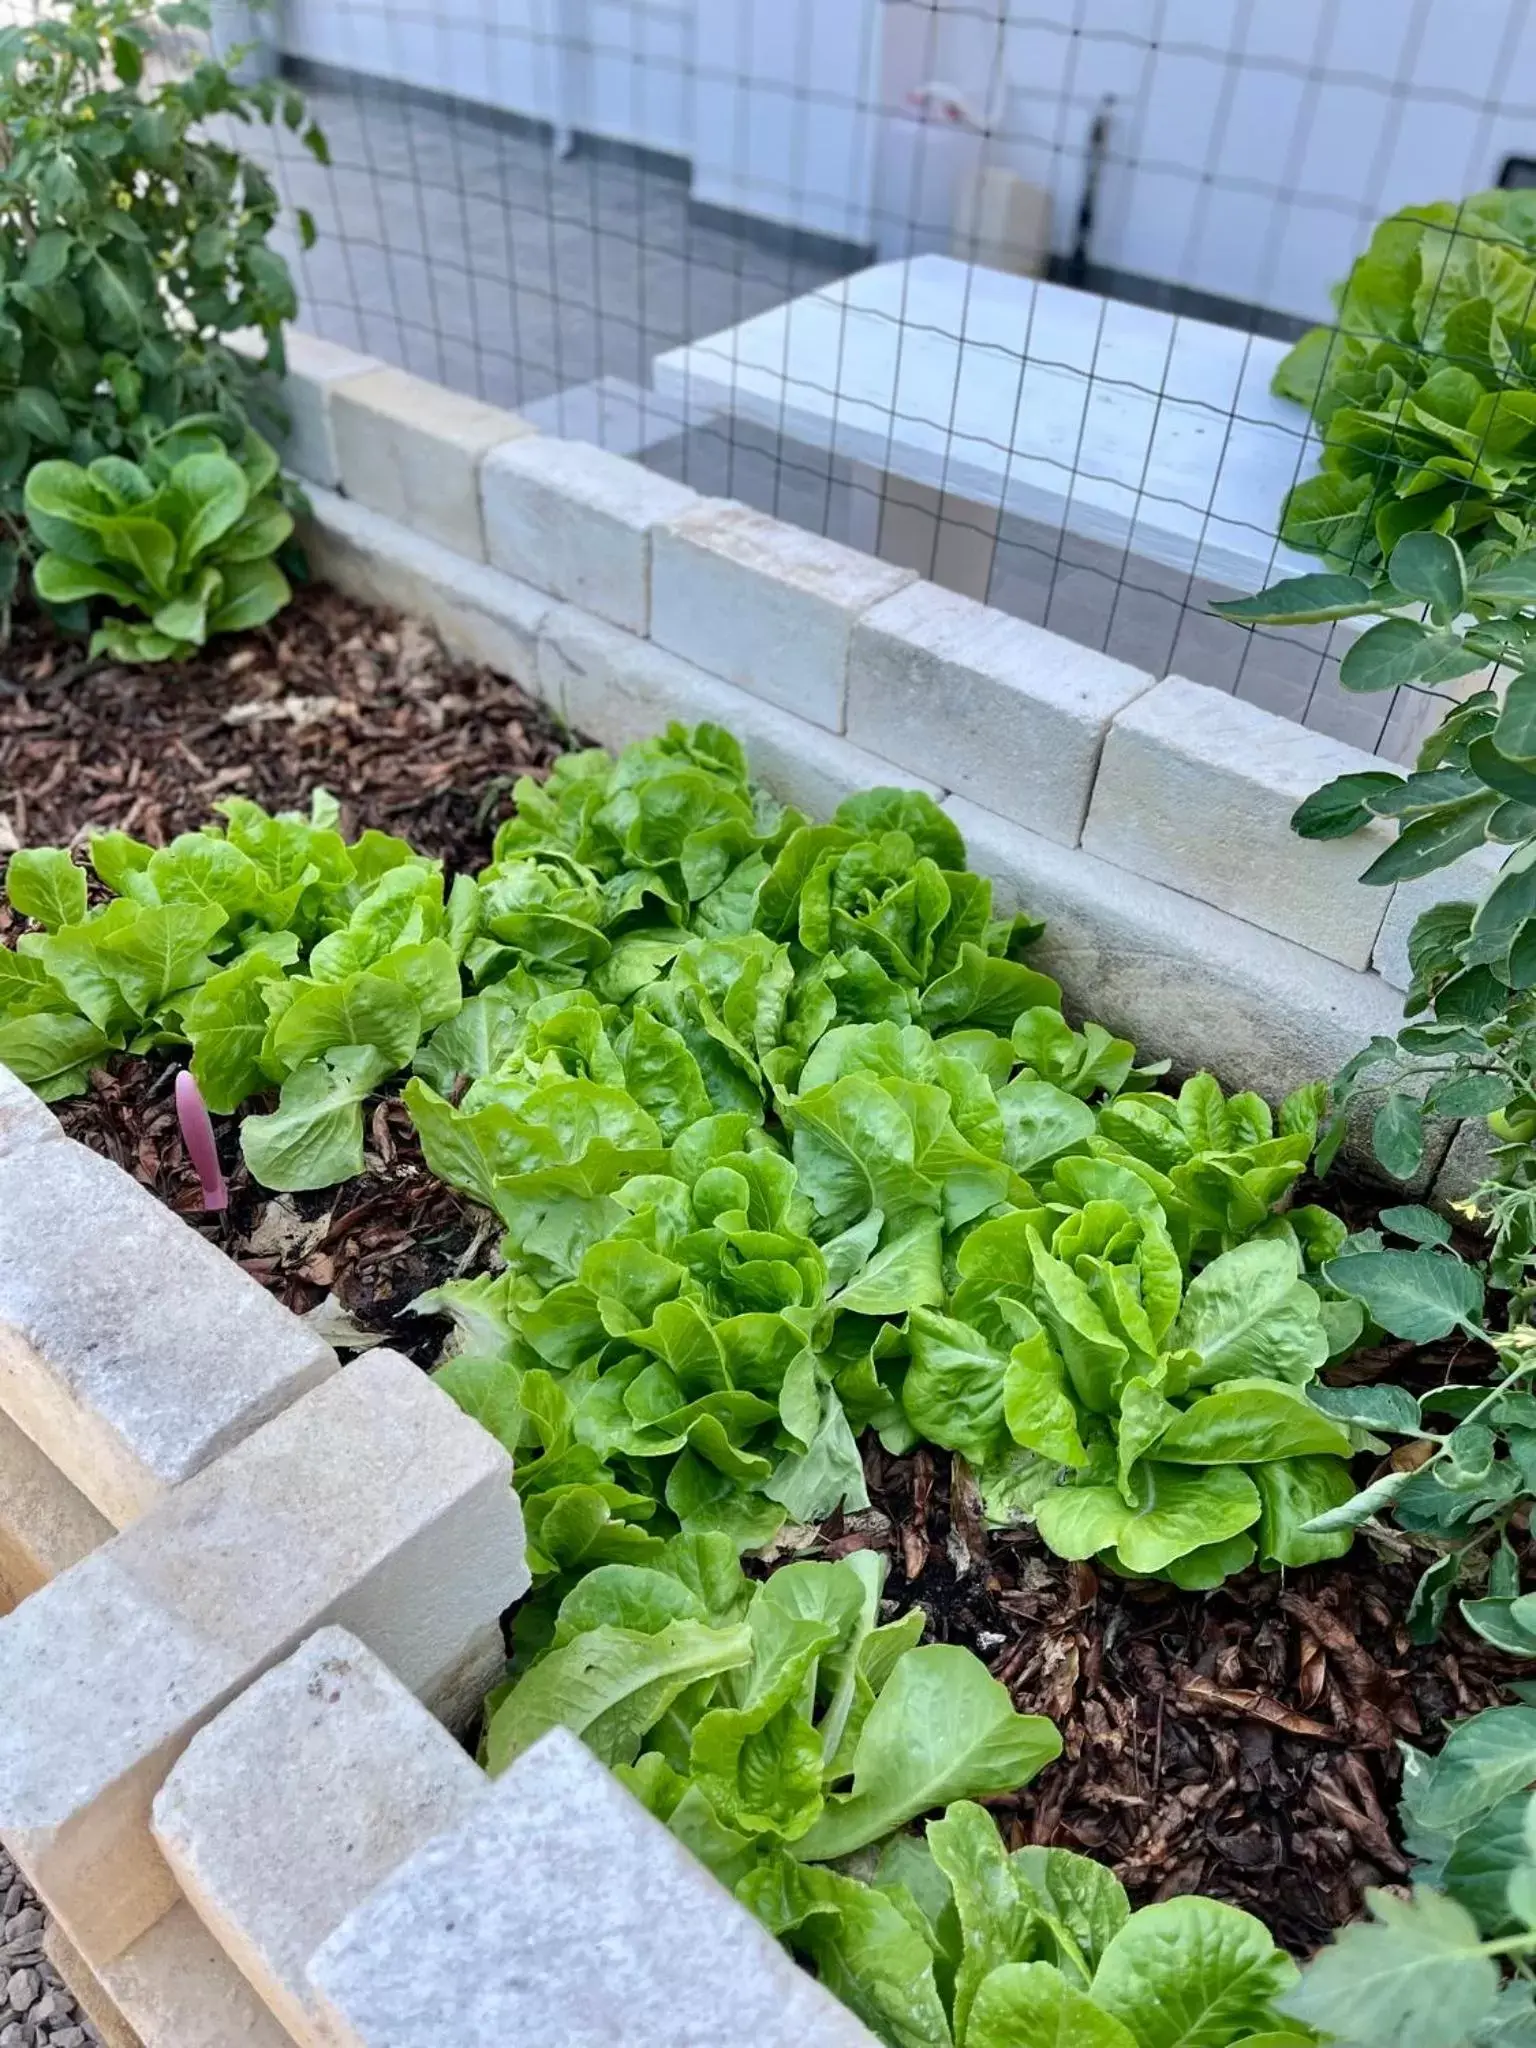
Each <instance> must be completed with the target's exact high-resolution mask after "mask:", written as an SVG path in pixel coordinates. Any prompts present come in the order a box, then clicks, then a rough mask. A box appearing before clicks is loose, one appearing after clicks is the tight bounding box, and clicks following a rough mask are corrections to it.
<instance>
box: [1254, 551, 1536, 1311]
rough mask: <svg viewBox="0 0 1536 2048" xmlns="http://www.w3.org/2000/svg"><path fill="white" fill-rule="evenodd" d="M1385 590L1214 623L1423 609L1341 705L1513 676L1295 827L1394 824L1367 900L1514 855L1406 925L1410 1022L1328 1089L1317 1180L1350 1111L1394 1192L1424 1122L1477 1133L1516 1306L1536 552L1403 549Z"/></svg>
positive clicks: (1293, 585)
mask: <svg viewBox="0 0 1536 2048" xmlns="http://www.w3.org/2000/svg"><path fill="white" fill-rule="evenodd" d="M1390 573H1391V579H1392V587H1391V588H1390V589H1389V590H1386V591H1383V590H1382V589H1381V588H1380V587H1377V588H1376V589H1374V590H1372V589H1370V588H1369V587H1368V586H1367V585H1366V584H1365V583H1364V582H1363V581H1361V580H1360V579H1358V578H1355V577H1347V576H1345V577H1341V576H1302V577H1294V578H1290V579H1288V580H1287V581H1285V582H1282V583H1279V584H1276V585H1275V586H1274V587H1273V588H1272V589H1270V590H1267V591H1262V592H1260V593H1259V595H1258V596H1257V597H1254V598H1249V599H1244V600H1242V602H1241V603H1234V604H1230V605H1224V606H1220V607H1218V609H1220V610H1222V611H1224V612H1225V613H1226V615H1227V616H1228V617H1233V618H1242V619H1243V620H1245V621H1247V622H1249V623H1259V622H1261V621H1264V620H1269V621H1273V622H1277V623H1281V622H1286V621H1290V622H1293V623H1294V622H1295V621H1297V620H1299V619H1303V618H1311V619H1321V618H1343V617H1349V616H1355V615H1365V614H1369V613H1371V612H1374V611H1378V610H1380V609H1382V608H1383V606H1384V605H1391V604H1396V603H1400V602H1401V603H1408V602H1411V603H1412V604H1414V605H1417V606H1419V607H1420V608H1421V609H1424V610H1425V611H1426V617H1425V618H1424V619H1422V620H1415V619H1409V618H1404V617H1400V616H1394V617H1391V618H1389V619H1387V620H1385V621H1383V623H1382V624H1380V625H1377V626H1373V627H1372V628H1371V629H1370V631H1369V632H1367V633H1365V634H1363V635H1362V636H1361V638H1360V639H1359V640H1357V641H1356V642H1355V644H1354V646H1353V647H1352V648H1351V649H1350V651H1349V653H1348V654H1346V656H1345V658H1344V661H1343V663H1342V665H1341V668H1340V679H1341V681H1342V682H1343V683H1344V684H1345V686H1346V687H1347V688H1351V689H1386V688H1394V687H1396V686H1397V685H1398V684H1400V683H1404V682H1411V681H1418V682H1421V683H1422V682H1433V681H1443V680H1447V679H1449V678H1450V677H1453V676H1458V675H1464V674H1467V673H1469V672H1470V671H1471V670H1473V669H1475V668H1477V667H1480V666H1482V665H1484V664H1485V663H1486V662H1488V661H1490V660H1503V661H1508V662H1510V663H1512V664H1514V665H1515V666H1516V667H1517V671H1518V672H1517V673H1516V674H1515V675H1514V676H1513V678H1512V679H1511V680H1510V682H1509V683H1508V686H1507V688H1506V689H1505V690H1504V691H1503V693H1502V696H1501V695H1500V694H1499V693H1496V692H1495V691H1494V690H1493V689H1483V690H1479V691H1477V692H1476V693H1474V694H1473V695H1471V696H1469V697H1467V698H1466V699H1465V701H1463V702H1462V703H1460V704H1457V705H1455V706H1453V707H1452V708H1451V709H1450V710H1449V711H1448V712H1447V714H1446V716H1445V718H1444V720H1443V721H1442V723H1441V725H1440V726H1439V728H1438V730H1437V731H1436V732H1434V733H1433V734H1432V735H1431V736H1430V738H1429V739H1428V740H1426V741H1425V743H1424V746H1423V748H1422V749H1421V750H1420V754H1419V758H1418V763H1417V766H1416V767H1415V768H1414V770H1413V771H1412V772H1411V773H1406V774H1400V773H1397V772H1395V771H1393V770H1391V769H1387V768H1382V769H1379V770H1374V769H1373V770H1368V771H1366V772H1364V773H1359V774H1349V775H1343V776H1339V777H1337V778H1336V779H1335V780H1334V781H1333V782H1331V783H1328V784H1327V785H1325V787H1324V788H1322V789H1320V790H1318V791H1316V792H1315V793H1314V794H1313V795H1312V796H1310V797H1308V798H1307V800H1306V802H1305V803H1303V804H1302V805H1301V807H1300V808H1299V809H1298V811H1297V812H1296V815H1295V817H1294V819H1293V820H1292V823H1293V825H1294V827H1295V829H1296V830H1297V831H1298V832H1299V833H1300V834H1301V835H1302V836H1303V837H1304V838H1313V839H1337V838H1343V837H1347V836H1348V835H1349V834H1351V833H1354V832H1358V831H1360V830H1362V829H1363V828H1364V827H1365V826H1366V825H1367V824H1368V823H1369V822H1370V821H1371V820H1372V819H1373V818H1386V819H1390V820H1393V821H1395V822H1396V824H1397V827H1398V831H1397V837H1396V838H1395V839H1394V840H1393V842H1392V844H1391V845H1390V846H1388V847H1387V848H1386V849H1385V850H1384V851H1383V852H1382V853H1380V854H1378V855H1377V857H1376V859H1375V860H1374V861H1372V863H1371V864H1370V866H1369V867H1368V868H1367V869H1366V871H1365V873H1364V875H1363V876H1362V878H1361V879H1362V880H1363V881H1364V882H1366V883H1367V884H1369V885H1371V886H1374V887H1385V886H1388V885H1391V884H1393V883H1397V882H1410V881H1414V880H1417V879H1418V878H1419V877H1420V876H1423V875H1428V874H1433V873H1434V872H1435V871H1436V870H1438V869H1440V868H1443V867H1447V866H1449V865H1450V863H1451V862H1453V861H1455V860H1457V859H1459V858H1460V857H1461V856H1462V855H1464V854H1467V853H1470V852H1472V851H1473V850H1474V849H1476V848H1478V847H1480V846H1483V845H1484V844H1492V845H1495V846H1507V847H1508V848H1509V849H1510V850H1509V853H1508V854H1507V856H1506V858H1505V860H1504V863H1503V867H1502V870H1501V872H1500V873H1499V875H1498V876H1497V878H1496V880H1495V881H1494V882H1493V883H1492V884H1491V885H1490V886H1489V887H1488V888H1487V889H1486V891H1484V892H1483V893H1482V896H1481V900H1480V901H1466V902H1446V903H1439V904H1435V905H1433V906H1432V907H1431V908H1429V909H1428V910H1426V911H1424V912H1423V913H1422V914H1421V915H1420V917H1419V918H1418V920H1417V921H1416V923H1415V925H1414V928H1413V933H1412V936H1411V938H1410V940H1409V946H1408V956H1409V961H1410V963H1411V966H1412V970H1413V981H1412V987H1411V988H1410V990H1409V993H1408V999H1407V1002H1406V1004H1405V1014H1406V1016H1407V1018H1408V1020H1409V1022H1408V1023H1407V1025H1406V1027H1405V1028H1404V1029H1403V1030H1402V1031H1401V1032H1399V1033H1398V1035H1397V1037H1396V1038H1395V1039H1392V1038H1386V1037H1379V1038H1376V1039H1373V1040H1372V1042H1371V1044H1370V1045H1369V1046H1367V1047H1365V1048H1364V1049H1363V1050H1362V1051H1361V1052H1360V1053H1359V1054H1358V1055H1357V1056H1356V1057H1355V1058H1354V1059H1352V1060H1350V1061H1349V1062H1348V1063H1347V1065H1346V1066H1345V1067H1344V1069H1343V1070H1342V1072H1341V1073H1340V1074H1339V1076H1338V1079H1337V1082H1336V1084H1335V1088H1334V1119H1333V1123H1332V1126H1331V1129H1330V1131H1329V1133H1328V1135H1327V1136H1326V1137H1325V1139H1324V1142H1323V1145H1322V1148H1321V1150H1320V1153H1319V1164H1320V1165H1321V1166H1323V1167H1326V1166H1327V1164H1328V1162H1329V1161H1330V1160H1331V1158H1332V1156H1333V1153H1334V1151H1335V1149H1336V1147H1337V1144H1338V1141H1339V1139H1340V1138H1341V1137H1342V1135H1343V1132H1344V1129H1345V1126H1346V1123H1347V1120H1348V1118H1349V1115H1350V1112H1351V1110H1352V1108H1353V1107H1354V1106H1355V1105H1357V1104H1359V1103H1361V1102H1371V1103H1374V1104H1375V1122H1374V1130H1375V1149H1376V1154H1377V1157H1378V1159H1379V1160H1380V1161H1381V1163H1382V1165H1383V1166H1384V1167H1386V1169H1387V1170H1388V1171H1389V1172H1390V1173H1392V1174H1393V1175H1394V1176H1396V1177H1397V1178H1399V1179H1406V1178H1408V1177H1409V1176H1410V1175H1411V1174H1413V1173H1414V1172H1415V1171H1416V1170H1417V1168H1418V1166H1419V1163H1420V1160H1421V1158H1422V1156H1423V1149H1424V1114H1425V1112H1426V1111H1428V1112H1430V1113H1437V1114H1439V1115H1442V1116H1446V1117H1487V1118H1488V1120H1489V1126H1490V1129H1491V1132H1492V1135H1493V1138H1494V1140H1495V1141H1496V1149H1495V1152H1494V1157H1493V1162H1492V1170H1491V1172H1490V1175H1489V1179H1488V1181H1487V1182H1486V1184H1485V1185H1484V1186H1483V1187H1481V1188H1480V1189H1479V1190H1478V1192H1477V1194H1476V1196H1475V1197H1474V1202H1473V1207H1474V1210H1475V1212H1476V1213H1477V1214H1478V1215H1479V1216H1480V1217H1482V1218H1483V1219H1484V1220H1485V1221H1487V1222H1488V1223H1489V1225H1490V1226H1491V1229H1492V1235H1493V1243H1494V1253H1493V1262H1492V1274H1493V1278H1494V1280H1495V1281H1496V1283H1497V1284H1498V1285H1500V1286H1502V1287H1506V1288H1509V1289H1511V1290H1513V1291H1515V1293H1516V1294H1517V1296H1519V1297H1520V1298H1521V1299H1523V1298H1524V1294H1525V1291H1526V1289H1527V1288H1528V1286H1529V1284H1530V1272H1531V1261H1532V1257H1533V1254H1536V1147H1533V1145H1532V1143H1531V1140H1532V1138H1533V1137H1536V881H1533V875H1536V642H1533V639H1532V635H1533V634H1536V618H1532V617H1531V616H1530V614H1529V609H1528V608H1530V607H1532V606H1536V552H1527V553H1521V554H1505V553H1504V552H1503V551H1502V549H1501V548H1499V547H1497V546H1494V545H1491V544H1484V545H1483V546H1482V547H1481V548H1479V549H1474V550H1473V552H1472V553H1471V554H1470V555H1465V556H1464V555H1463V554H1462V551H1461V549H1460V548H1459V547H1458V546H1457V544H1456V543H1455V541H1454V540H1451V539H1449V538H1447V537H1446V536H1444V535H1442V534H1436V533H1414V534H1410V535H1409V536H1408V537H1407V538H1405V539H1404V540H1402V541H1400V542H1399V543H1398V544H1397V546H1396V548H1395V549H1394V551H1393V553H1392V557H1391V564H1390ZM1528 660H1529V661H1530V662H1531V664H1532V665H1531V666H1529V667H1527V666H1526V663H1527V661H1528Z"/></svg>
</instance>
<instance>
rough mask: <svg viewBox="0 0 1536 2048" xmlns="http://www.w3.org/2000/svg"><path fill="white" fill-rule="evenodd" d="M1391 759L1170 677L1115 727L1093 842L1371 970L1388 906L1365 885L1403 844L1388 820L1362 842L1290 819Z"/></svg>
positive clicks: (1098, 791) (1131, 864)
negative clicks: (1337, 781) (1390, 849)
mask: <svg viewBox="0 0 1536 2048" xmlns="http://www.w3.org/2000/svg"><path fill="white" fill-rule="evenodd" d="M1381 765H1382V764H1381V763H1380V762H1379V761H1378V760H1377V759H1376V757H1375V755H1374V754H1365V753H1362V752H1361V751H1360V750H1359V748H1357V747H1348V746H1345V745H1344V744H1343V743H1342V742H1341V741H1339V740H1331V739H1328V738H1327V737H1326V736H1325V735H1324V734H1322V733H1317V732H1312V731H1309V730H1308V728H1307V727H1305V726H1301V725H1293V724H1292V723H1291V721H1290V720H1289V719H1286V718H1278V717H1276V716H1275V714H1274V713H1273V712H1271V711H1264V710H1261V709H1260V707H1259V706H1258V705H1256V704H1244V703H1241V702H1239V700H1238V699H1237V698H1236V697H1229V696H1227V695H1226V694H1225V692H1224V691H1221V690H1212V689H1209V688H1207V686H1206V685H1205V684H1204V683H1191V682H1187V681H1186V680H1185V679H1184V677H1182V676H1169V677H1168V678H1167V679H1166V680H1165V681H1163V682H1161V683H1158V684H1157V685H1156V686H1155V687H1154V688H1152V689H1151V690H1149V691H1148V692H1147V693H1146V695H1145V696H1143V697H1139V698H1137V700H1136V702H1135V703H1134V704H1132V705H1130V706H1129V707H1128V708H1127V709H1126V710H1125V711H1123V712H1121V713H1120V715H1119V716H1118V717H1117V718H1116V720H1115V722H1114V724H1113V725H1112V726H1111V727H1110V730H1109V734H1108V737H1107V738H1106V739H1105V742H1104V753H1103V758H1102V760H1101V761H1100V763H1099V773H1098V779H1097V781H1096V782H1095V784H1094V788H1093V798H1092V801H1091V803H1090V804H1089V807H1088V822H1087V825H1086V826H1085V827H1084V830H1083V844H1084V846H1085V847H1086V848H1087V849H1088V851H1089V852H1090V853H1095V854H1097V855H1099V857H1100V858H1101V859H1103V860H1109V861H1113V862H1114V863H1115V864H1116V866H1118V867H1122V868H1127V869H1129V870H1130V872H1131V873H1132V874H1135V875H1141V876H1145V877H1147V878H1148V879H1150V880H1152V881H1157V882H1166V883H1168V884H1169V886H1170V887H1172V888H1175V889H1181V890H1183V892H1184V893H1185V894H1186V895H1188V896H1195V897H1198V898H1199V899H1200V900H1201V901H1202V902H1204V903H1211V904H1214V905H1215V906H1216V908H1217V909H1219V910H1226V911H1230V912H1231V914H1232V915H1233V916H1234V917H1241V918H1245V919H1246V920H1247V921H1248V923H1250V924H1256V925H1258V926H1260V927H1261V928H1262V929H1263V930H1264V931H1267V932H1275V933H1277V934H1278V935H1279V936H1280V937H1281V938H1287V939H1295V940H1296V941H1297V942H1298V943H1299V944H1301V945H1303V946H1306V947H1308V948H1310V950H1311V951H1312V952H1314V953H1321V954H1323V955H1325V956H1326V957H1327V958H1328V959H1330V960H1337V961H1339V962H1340V963H1341V965H1343V966H1345V967H1369V965H1370V962H1371V947H1372V945H1373V944H1374V943H1375V939H1376V934H1377V931H1378V930H1379V929H1380V926H1381V920H1382V917H1383V915H1384V913H1385V911H1386V907H1387V906H1386V898H1385V892H1384V891H1382V890H1380V889H1364V888H1361V887H1360V884H1359V877H1360V874H1361V872H1362V871H1363V870H1364V869H1365V868H1366V867H1368V866H1369V865H1370V863H1371V862H1372V861H1373V860H1374V859H1375V858H1376V856H1377V854H1379V853H1381V852H1383V851H1384V850H1385V848H1386V847H1387V846H1389V845H1390V844H1391V842H1392V839H1393V837H1394V834H1393V831H1392V829H1391V827H1390V826H1388V825H1387V823H1386V822H1385V820H1378V821H1377V822H1375V823H1373V824H1371V825H1369V826H1367V827H1366V829H1365V831H1363V832H1359V833H1356V834H1355V835H1354V837H1352V838H1350V839H1327V840H1316V839H1299V838H1298V837H1297V836H1296V834H1295V833H1294V832H1293V831H1292V830H1291V825H1290V820H1291V813H1292V812H1293V811H1294V810H1295V808H1296V806H1297V804H1299V803H1300V802H1301V800H1302V798H1303V797H1305V796H1310V795H1311V793H1312V791H1313V790H1315V789H1317V788H1319V787H1320V786H1321V785H1322V784H1323V783H1325V782H1328V781H1330V780H1331V779H1332V778H1333V777H1334V776H1335V775H1348V774H1355V773H1359V772H1361V771H1364V770H1370V769H1379V768H1380V767H1381Z"/></svg>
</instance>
